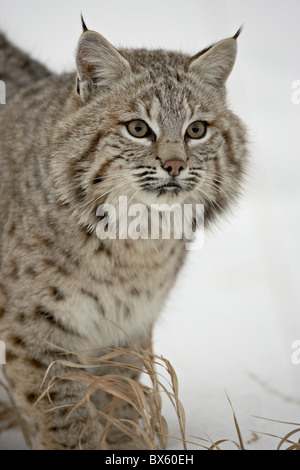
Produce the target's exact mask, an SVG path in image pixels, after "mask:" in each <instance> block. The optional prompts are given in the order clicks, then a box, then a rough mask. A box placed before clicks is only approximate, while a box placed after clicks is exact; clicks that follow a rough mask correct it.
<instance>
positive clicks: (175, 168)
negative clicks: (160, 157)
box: [163, 160, 186, 176]
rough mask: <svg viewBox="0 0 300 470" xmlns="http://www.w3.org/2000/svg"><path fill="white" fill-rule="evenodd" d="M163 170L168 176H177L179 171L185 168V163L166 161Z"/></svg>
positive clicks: (181, 161)
mask: <svg viewBox="0 0 300 470" xmlns="http://www.w3.org/2000/svg"><path fill="white" fill-rule="evenodd" d="M163 168H164V169H165V170H166V171H167V172H168V173H169V175H170V176H178V175H179V173H180V172H181V170H184V168H186V163H185V162H184V161H183V160H168V161H166V163H165V164H164V166H163Z"/></svg>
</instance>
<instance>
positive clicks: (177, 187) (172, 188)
mask: <svg viewBox="0 0 300 470" xmlns="http://www.w3.org/2000/svg"><path fill="white" fill-rule="evenodd" d="M182 189H183V188H182V186H181V184H179V183H177V182H176V181H168V182H167V183H164V184H161V185H159V186H157V187H155V188H153V190H154V191H155V192H157V193H158V194H159V195H161V194H166V193H174V194H178V193H179V192H180V191H182Z"/></svg>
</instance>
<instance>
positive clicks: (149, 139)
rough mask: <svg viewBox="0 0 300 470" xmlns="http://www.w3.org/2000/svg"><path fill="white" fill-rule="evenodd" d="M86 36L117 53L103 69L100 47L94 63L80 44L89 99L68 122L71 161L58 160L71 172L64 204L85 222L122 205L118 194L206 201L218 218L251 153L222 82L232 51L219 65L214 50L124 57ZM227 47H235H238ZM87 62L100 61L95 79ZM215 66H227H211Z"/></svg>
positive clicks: (158, 200)
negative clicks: (194, 54)
mask: <svg viewBox="0 0 300 470" xmlns="http://www.w3.org/2000/svg"><path fill="white" fill-rule="evenodd" d="M88 33H89V34H93V35H96V33H91V32H86V33H84V34H83V36H82V41H83V43H84V41H86V42H88V41H90V40H92V41H94V40H95V41H96V42H97V41H100V43H99V44H98V47H99V51H98V53H99V54H100V53H101V47H102V48H104V47H106V48H109V53H111V54H115V57H114V62H113V63H112V64H111V68H112V69H110V70H103V69H101V66H100V62H99V57H96V56H94V55H93V54H94V53H95V50H94V48H95V44H94V43H93V42H92V46H93V47H92V53H91V51H89V52H90V56H88V59H87V56H86V54H87V51H86V50H85V47H86V48H88V47H91V44H86V45H85V47H84V46H82V49H83V50H81V49H80V46H79V49H78V56H79V59H78V63H79V64H81V68H80V66H79V72H78V73H79V82H78V83H79V85H78V91H79V95H80V98H81V100H82V101H83V103H81V102H80V101H78V102H79V109H78V110H77V112H76V113H75V115H74V116H72V117H71V119H70V122H69V123H68V133H66V132H65V123H63V132H64V135H65V136H66V135H67V140H64V143H63V147H64V148H65V150H67V151H68V155H69V156H68V157H67V158H66V157H62V156H61V155H60V157H59V158H60V159H61V163H60V164H64V165H65V167H64V169H62V168H61V169H60V171H59V172H58V175H62V174H63V175H65V176H66V175H69V178H68V181H65V182H64V186H65V188H64V199H65V200H67V201H68V203H70V200H68V198H70V197H71V198H72V203H71V204H72V206H73V207H75V208H76V209H75V210H76V212H79V211H80V210H81V211H82V214H81V216H83V215H84V217H85V221H86V223H87V224H92V222H91V220H92V217H93V216H94V214H95V212H96V208H97V206H98V205H99V204H103V203H110V204H117V202H118V199H119V196H127V199H128V201H129V202H132V203H137V202H138V203H143V204H146V205H150V204H162V203H167V204H173V203H194V204H195V203H199V204H200V203H203V204H204V205H205V210H206V216H207V217H208V218H212V217H213V216H214V215H216V214H217V213H218V212H219V211H221V210H222V209H224V208H225V207H226V206H227V205H228V203H229V202H231V200H232V199H233V198H234V197H235V196H236V194H237V192H238V188H239V185H240V181H241V178H242V175H243V170H244V161H245V153H246V151H245V135H244V128H243V126H242V124H241V123H240V121H239V119H238V118H237V117H236V116H234V115H233V114H232V113H231V112H230V111H229V110H228V109H227V107H226V103H225V91H224V83H223V82H222V81H224V77H225V78H226V74H228V73H229V71H228V70H226V66H227V68H230V69H231V67H232V63H231V62H232V61H233V59H232V58H231V62H230V60H229V59H230V51H226V47H225V50H224V51H223V54H224V57H223V61H224V63H223V62H222V63H221V64H218V62H220V57H219V56H220V52H218V51H217V53H216V51H215V53H214V54H213V55H215V59H214V60H215V62H216V64H214V63H213V61H212V59H213V57H211V55H212V54H210V57H208V58H206V61H207V63H208V64H206V61H205V56H206V55H207V54H208V53H209V51H210V49H209V50H208V52H205V53H204V54H199V55H198V56H197V57H196V58H189V57H187V56H184V55H182V54H176V53H167V52H162V51H124V52H123V53H122V55H121V54H119V53H118V52H117V51H116V50H112V49H113V48H112V46H110V45H109V46H108V45H107V44H108V43H106V42H103V41H105V40H104V38H102V37H101V36H100V35H99V36H98V35H97V36H96V37H94V36H91V38H89V39H88V41H87V36H86V35H87V34H88ZM228 41H230V43H229V44H230V46H232V44H231V41H233V42H234V43H235V42H236V40H235V39H231V40H228ZM224 43H225V45H226V41H224ZM217 46H218V44H217V45H215V46H213V48H212V49H214V48H217ZM219 47H222V48H224V44H223V46H222V44H221V45H220V46H219ZM227 47H228V44H227ZM229 49H230V48H229ZM87 50H89V49H87ZM102 53H103V51H102ZM81 54H83V57H84V59H83V58H82V57H81ZM84 54H85V55H84ZM106 54H107V51H106ZM228 56H229V58H228ZM226 58H227V61H228V62H229V63H228V64H227V63H226ZM88 60H91V61H92V63H93V64H94V76H93V81H92V79H91V77H90V74H91V73H92V72H91V70H92V68H91V67H89V69H88V72H87V70H86V69H87V63H89V61H88ZM116 60H119V61H120V63H119V64H118V65H117V70H115V68H114V67H116V64H115V61H116ZM198 62H200V64H199V63H198ZM99 67H100V71H99V70H98V68H99ZM102 67H104V65H103V64H102ZM105 67H108V65H107V64H106V65H105ZM214 67H215V68H217V69H218V67H219V68H220V70H210V69H211V68H212V69H214ZM118 68H119V69H118ZM206 68H208V70H206ZM85 74H87V76H86V75H85ZM97 74H98V75H97ZM116 74H118V77H116ZM77 99H78V100H79V98H77ZM61 151H62V146H61V145H60V153H61ZM62 162H64V163H62ZM67 188H69V191H67V192H68V193H69V194H68V196H67V195H66V193H67V192H66V191H65V190H66V189H67ZM74 198H75V199H74ZM83 213H84V214H83ZM88 215H89V217H88ZM81 218H82V217H81Z"/></svg>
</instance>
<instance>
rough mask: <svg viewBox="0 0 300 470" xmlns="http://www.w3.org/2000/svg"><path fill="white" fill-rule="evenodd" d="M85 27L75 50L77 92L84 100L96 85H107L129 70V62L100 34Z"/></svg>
mask: <svg viewBox="0 0 300 470" xmlns="http://www.w3.org/2000/svg"><path fill="white" fill-rule="evenodd" d="M85 28H86V26H85ZM85 28H84V31H83V33H82V35H81V36H80V38H79V42H78V45H77V50H76V65H77V92H78V94H79V95H80V96H81V98H82V99H83V100H84V101H86V100H87V99H88V98H89V97H90V95H91V94H92V93H93V91H95V89H97V87H99V86H104V87H109V86H110V85H111V84H112V83H114V82H116V81H117V80H119V79H120V78H121V77H122V76H124V75H125V74H128V73H130V71H131V68H130V64H129V62H128V61H127V60H126V59H125V58H124V57H123V56H122V55H121V54H120V53H119V52H118V51H117V49H115V48H114V47H113V46H112V45H111V44H110V43H109V42H108V41H107V40H106V39H105V38H104V37H103V36H101V34H99V33H96V32H95V31H90V30H88V29H87V28H86V29H85Z"/></svg>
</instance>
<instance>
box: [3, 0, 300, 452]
mask: <svg viewBox="0 0 300 470" xmlns="http://www.w3.org/2000/svg"><path fill="white" fill-rule="evenodd" d="M25 3H26V5H25ZM125 4H126V8H125ZM0 9H1V19H0V28H4V29H5V30H6V31H7V32H8V33H10V37H15V39H16V42H17V43H18V44H19V45H20V46H23V47H24V48H25V49H26V50H30V51H32V53H33V54H34V55H35V57H37V58H40V59H43V60H44V61H45V60H46V61H48V63H49V64H50V66H51V67H53V68H54V69H56V70H63V69H70V68H71V64H72V60H73V58H72V54H71V53H70V51H71V52H73V51H74V49H75V43H76V40H77V37H78V34H79V33H80V28H79V27H78V17H79V14H80V12H81V11H83V13H84V14H85V19H86V22H87V24H88V25H90V26H89V27H90V28H94V29H98V30H100V32H101V33H102V34H104V35H106V36H107V38H108V39H109V40H111V41H112V42H113V43H114V44H115V45H116V46H119V45H120V44H122V45H125V46H137V47H139V46H148V47H167V48H173V49H178V48H181V49H182V50H185V51H188V52H191V53H194V52H196V51H197V50H198V49H201V48H202V47H204V46H206V45H207V44H210V43H212V42H213V41H215V40H218V39H221V38H224V37H228V36H230V35H233V34H234V33H235V31H236V30H237V29H238V28H239V26H240V25H241V24H244V25H245V29H244V32H243V33H242V35H241V37H240V40H239V56H238V60H237V63H236V68H235V70H234V72H233V74H232V77H230V80H229V101H230V104H231V106H232V108H233V109H234V110H235V111H236V112H237V113H238V114H239V115H240V116H241V117H242V118H243V119H244V121H245V122H246V123H247V126H248V128H249V132H250V137H251V142H252V144H251V151H252V160H253V163H252V168H251V174H250V178H249V181H248V184H247V190H246V194H245V197H244V198H243V200H242V201H241V203H240V205H239V207H238V208H237V209H236V211H235V213H234V214H233V215H232V217H231V218H230V220H229V221H226V222H224V223H223V224H222V225H221V227H220V228H219V229H217V230H215V232H214V233H211V234H206V239H205V244H204V247H203V249H202V250H200V251H193V252H190V253H189V258H188V261H187V263H186V266H185V268H184V270H183V272H182V273H181V274H180V278H179V280H178V283H177V285H176V286H175V288H174V290H173V292H172V295H171V297H170V299H169V301H168V304H167V306H166V308H165V309H164V312H163V314H162V316H161V318H160V320H159V322H158V324H157V326H156V329H155V334H154V350H155V352H156V353H157V354H162V355H163V356H165V357H166V358H168V359H169V360H170V361H171V363H172V365H173V366H174V368H175V370H176V372H177V375H178V378H179V385H180V398H181V401H182V403H183V405H184V408H185V411H186V418H187V434H188V435H193V436H198V437H201V438H207V439H208V438H210V439H211V440H213V441H216V440H218V439H224V438H226V439H234V440H237V436H236V431H235V427H234V422H233V418H232V412H231V409H230V405H229V403H228V400H227V397H226V393H225V390H226V391H227V393H228V395H229V397H230V399H231V401H232V404H233V407H234V410H235V412H236V415H237V419H238V422H239V425H240V428H241V431H242V434H243V437H244V441H245V445H246V447H247V448H249V449H275V448H276V445H277V444H278V442H279V440H278V439H276V438H271V437H267V436H265V435H262V434H257V437H254V434H253V431H255V432H257V433H258V432H267V433H272V434H276V435H280V436H283V435H285V434H287V433H288V432H289V431H290V430H292V429H293V427H292V426H290V425H285V424H279V423H274V422H269V421H264V420H261V419H259V418H256V417H254V416H261V417H265V418H271V419H275V420H282V421H291V422H298V423H299V422H300V393H299V391H300V364H299V365H296V364H293V362H292V359H291V358H292V353H293V349H292V343H293V342H294V341H295V340H300V314H299V310H300V309H299V306H300V291H299V279H300V264H299V239H300V214H299V195H300V191H299V174H300V172H299V165H300V164H299V161H300V158H299V157H300V143H299V128H300V103H299V104H297V99H296V98H295V95H294V99H293V93H295V89H293V88H292V84H293V82H295V81H296V80H300V67H299V50H298V48H297V47H296V44H299V40H300V37H299V36H300V33H299V27H298V20H299V17H300V3H299V1H298V0H289V2H286V3H283V2H282V1H279V0H277V1H276V0H272V1H270V0H264V2H261V1H258V0H251V1H250V0H245V1H243V2H240V1H237V0H227V1H221V0H212V1H211V2H209V4H208V3H207V2H204V1H202V0H198V1H197V0H187V1H183V0H164V2H161V1H158V0H152V2H151V9H147V12H146V9H144V7H143V5H142V4H141V3H140V2H138V1H136V0H132V1H128V2H122V1H121V0H112V1H111V2H109V3H108V2H105V1H99V0H98V1H96V0H95V1H93V0H86V1H84V2H83V1H80V0H76V1H72V2H71V1H69V0H68V1H65V2H63V4H62V2H58V0H54V1H52V2H51V3H50V2H48V3H47V7H46V6H45V2H37V0H27V1H26V2H21V1H17V0H10V2H8V1H7V0H0ZM142 10H143V11H142ZM16 12H18V15H16ZM115 12H117V13H118V14H117V15H116V16H115V18H114V15H115ZM113 18H114V19H113ZM32 26H34V28H33V27H32ZM53 51H54V52H53ZM298 97H299V94H298ZM299 101H300V100H299ZM165 415H166V417H167V420H168V422H169V428H170V429H169V431H170V434H173V435H177V436H178V435H179V433H178V429H177V424H176V416H175V414H174V412H173V411H172V410H171V408H170V407H169V405H168V402H167V400H166V405H165ZM208 436H209V437H208ZM257 438H258V439H257ZM191 440H195V439H191ZM249 441H253V442H252V443H249V444H248V442H249ZM199 442H201V441H199ZM202 443H203V442H202ZM23 447H24V443H23V441H22V438H21V436H20V434H18V433H15V432H9V433H6V434H5V435H3V436H0V449H9V448H12V449H20V448H23ZM170 447H171V448H180V446H179V444H178V443H177V442H176V441H170ZM191 448H192V446H191ZM225 448H228V446H226V447H225Z"/></svg>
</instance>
